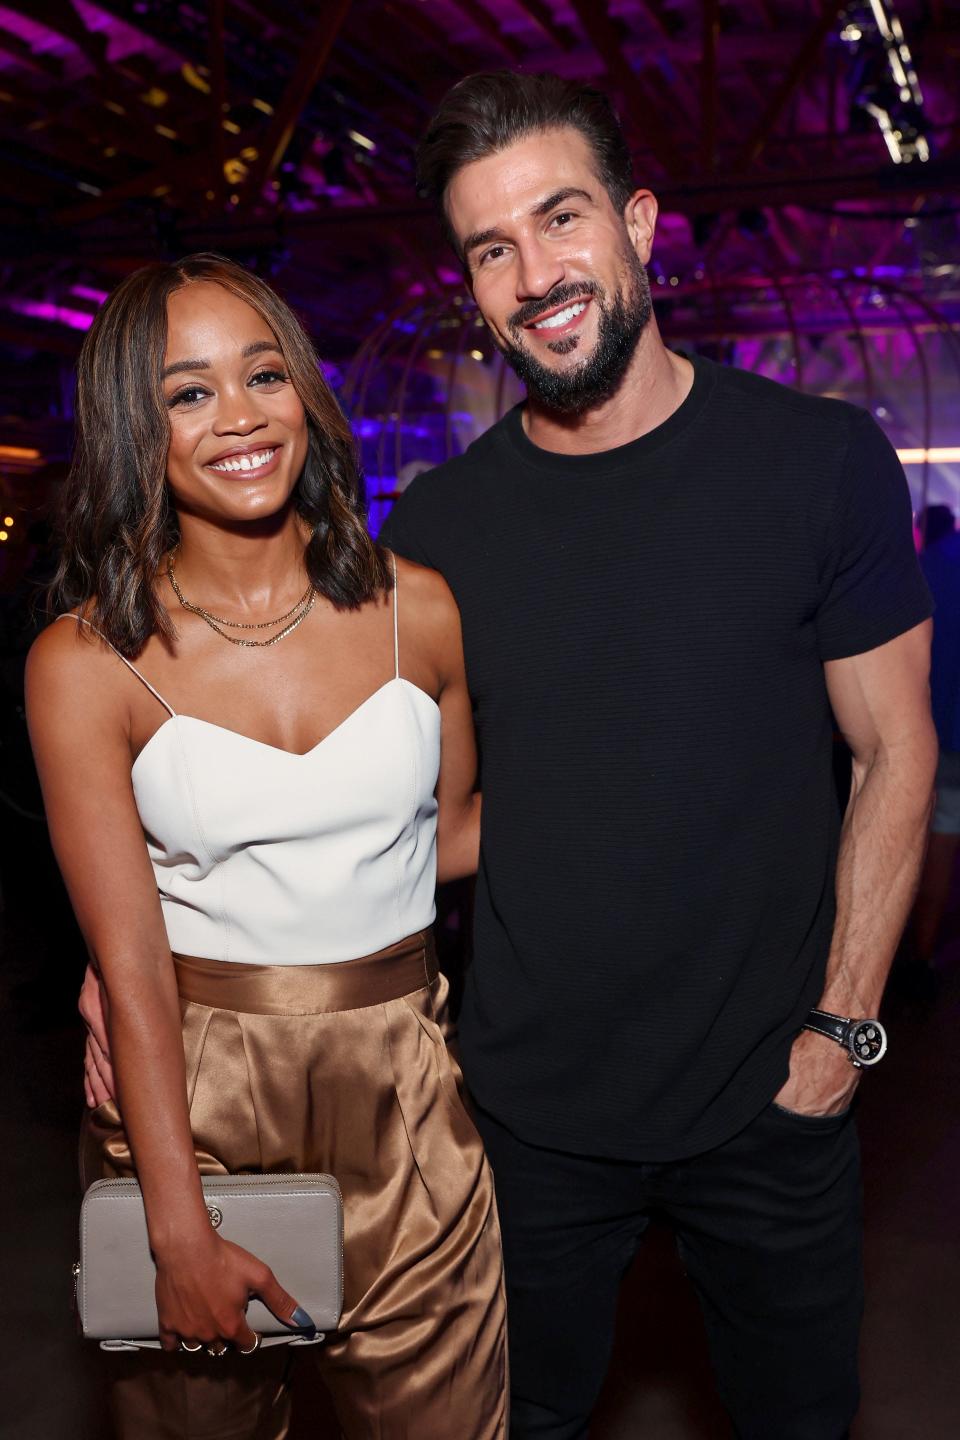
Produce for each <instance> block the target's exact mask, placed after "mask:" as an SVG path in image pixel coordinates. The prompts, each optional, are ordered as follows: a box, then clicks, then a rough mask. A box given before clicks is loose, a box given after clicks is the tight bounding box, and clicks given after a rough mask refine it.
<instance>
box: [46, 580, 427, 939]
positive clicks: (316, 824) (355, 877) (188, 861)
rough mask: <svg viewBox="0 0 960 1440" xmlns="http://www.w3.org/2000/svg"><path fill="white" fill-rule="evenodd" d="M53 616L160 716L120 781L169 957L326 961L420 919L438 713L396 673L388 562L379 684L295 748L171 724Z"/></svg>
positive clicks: (403, 932) (202, 726) (172, 717)
mask: <svg viewBox="0 0 960 1440" xmlns="http://www.w3.org/2000/svg"><path fill="white" fill-rule="evenodd" d="M57 618H58V619H73V620H76V621H77V622H78V623H81V624H83V625H86V626H87V627H88V628H89V629H90V630H94V631H95V633H97V634H99V635H100V638H101V639H102V640H103V641H104V643H105V644H106V645H108V646H109V648H110V649H111V650H113V651H114V654H116V655H117V657H118V659H120V660H122V661H123V663H124V665H126V666H127V668H128V669H129V670H131V671H132V672H133V674H134V675H135V676H136V677H137V679H138V680H140V681H141V683H142V684H143V685H145V686H146V688H147V689H148V690H149V691H150V693H151V694H152V695H153V696H154V697H155V699H156V700H157V701H158V702H159V703H160V704H161V705H162V706H163V707H164V709H165V710H166V711H167V719H166V720H165V721H164V722H163V723H162V724H161V725H160V726H159V728H158V729H157V730H155V731H154V733H153V734H152V735H151V737H150V739H149V740H148V741H147V743H146V744H145V745H144V747H143V749H142V750H141V751H140V753H139V755H138V756H137V757H136V759H135V760H134V762H133V765H132V767H131V782H132V785H133V791H134V797H135V800H136V804H137V810H138V812H139V815H140V820H141V823H142V825H143V828H144V833H145V838H146V843H147V849H148V852H149V855H150V859H151V863H152V865H153V869H154V874H155V876H156V880H157V888H158V891H159V894H160V903H161V907H162V910H163V915H164V920H165V923H166V927H167V935H168V939H169V941H170V948H171V949H172V950H173V951H175V952H178V953H180V954H185V955H197V956H202V957H204V958H207V959H222V960H231V961H238V962H241V963H243V962H246V963H250V964H323V963H334V962H336V961H342V960H351V959H355V958H356V957H358V956H360V955H368V954H371V953H373V952H374V951H377V950H381V949H384V948H385V947H386V946H388V945H392V944H394V943H395V942H396V941H398V940H402V939H403V938H404V937H405V936H407V935H411V934H414V933H415V932H416V931H418V930H423V929H425V928H426V927H427V926H428V925H430V924H431V923H432V921H433V918H434V913H435V911H434V900H433V893H434V886H435V876H436V814H437V806H436V800H435V798H434V790H435V787H436V782H437V776H438V773H439V763H440V711H439V707H438V706H437V703H436V701H435V700H434V699H433V698H432V697H431V696H430V695H428V694H427V693H426V691H425V690H422V689H421V688H420V687H419V686H418V685H415V684H414V683H413V682H412V681H409V680H406V679H404V678H403V677H402V676H401V674H400V646H399V627H398V587H397V583H396V562H394V589H393V640H394V673H393V675H392V676H391V677H390V678H389V679H388V680H385V681H384V682H383V684H382V685H380V686H379V687H378V688H377V689H376V690H374V691H373V692H372V694H370V695H368V696H367V698H366V699H365V700H363V701H361V703H360V704H359V705H358V706H356V707H355V709H353V710H352V711H351V712H350V713H349V714H348V715H347V716H346V717H345V718H344V719H343V720H341V721H340V722H339V723H338V724H337V725H336V726H334V728H333V729H332V730H330V731H328V733H327V734H326V735H324V736H323V737H322V738H321V739H319V740H318V741H317V742H316V744H315V745H313V746H312V747H311V748H310V749H309V750H306V751H303V752H300V751H294V750H285V749H284V748H283V747H281V746H276V745H271V744H269V743H268V742H266V741H262V740H257V739H255V738H254V737H253V736H249V735H244V734H242V732H240V731H237V730H231V729H230V728H229V727H227V726H223V725H218V724H216V723H215V722H214V721H209V720H202V719H200V718H198V717H195V716H190V715H181V714H178V713H177V712H176V711H175V710H174V709H173V707H172V706H171V705H170V704H169V703H168V702H167V701H166V700H165V699H164V697H163V696H162V695H161V694H160V693H159V691H158V690H157V689H156V688H155V687H154V686H153V685H152V684H151V683H150V681H149V680H148V679H147V678H146V676H145V675H143V674H142V673H141V671H140V670H138V669H137V667H136V666H135V665H133V664H132V663H131V661H129V660H128V659H127V658H126V656H125V655H122V654H121V653H120V652H119V651H118V650H116V649H115V647H114V646H112V645H110V642H109V641H108V640H106V637H105V636H103V635H102V634H101V632H100V631H98V630H96V627H95V626H93V625H91V624H90V622H89V621H87V620H85V619H84V618H83V617H82V616H79V615H72V616H71V615H63V616H58V617H57ZM238 748H243V749H244V751H245V756H244V762H243V764H242V765H241V764H240V763H239V762H238V760H237V750H238Z"/></svg>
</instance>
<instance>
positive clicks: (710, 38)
mask: <svg viewBox="0 0 960 1440" xmlns="http://www.w3.org/2000/svg"><path fill="white" fill-rule="evenodd" d="M701 33H702V37H703V59H702V60H701V62H700V168H701V170H703V171H704V172H705V173H707V174H709V172H710V171H712V170H713V168H714V166H715V164H716V159H717V94H718V80H717V49H718V46H719V41H720V0H703V23H702V30H701Z"/></svg>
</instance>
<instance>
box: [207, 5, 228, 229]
mask: <svg viewBox="0 0 960 1440" xmlns="http://www.w3.org/2000/svg"><path fill="white" fill-rule="evenodd" d="M224 9H225V0H208V4H207V28H208V41H207V59H208V63H209V66H210V131H211V134H210V141H211V144H210V151H211V158H212V160H213V167H212V168H213V176H212V179H211V187H210V188H211V189H212V190H213V195H214V203H215V204H216V205H218V206H219V207H220V209H223V206H224V205H225V204H226V201H227V181H226V175H225V174H224V164H225V163H226V159H227V147H226V141H225V139H224V135H225V131H224V128H223V117H224V114H225V112H226V108H227V62H226V55H225V53H224V44H223V40H224V36H223V21H224Z"/></svg>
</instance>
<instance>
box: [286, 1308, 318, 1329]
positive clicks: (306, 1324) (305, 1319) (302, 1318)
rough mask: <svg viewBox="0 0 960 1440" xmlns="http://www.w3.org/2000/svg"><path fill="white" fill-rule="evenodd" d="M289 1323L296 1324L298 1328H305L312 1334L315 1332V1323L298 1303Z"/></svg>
mask: <svg viewBox="0 0 960 1440" xmlns="http://www.w3.org/2000/svg"><path fill="white" fill-rule="evenodd" d="M291 1323H292V1324H294V1325H296V1327H297V1329H298V1330H306V1331H308V1332H309V1333H310V1334H312V1335H316V1333H317V1327H316V1325H315V1324H314V1323H313V1321H312V1320H311V1319H310V1316H309V1315H308V1314H307V1312H306V1310H304V1308H303V1306H302V1305H298V1306H297V1308H296V1310H294V1312H293V1319H292V1321H291Z"/></svg>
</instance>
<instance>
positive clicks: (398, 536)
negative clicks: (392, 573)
mask: <svg viewBox="0 0 960 1440" xmlns="http://www.w3.org/2000/svg"><path fill="white" fill-rule="evenodd" d="M423 488H424V487H423V485H422V483H421V477H420V476H418V477H417V478H416V479H415V480H414V481H413V482H412V483H411V485H410V487H409V488H408V489H407V490H406V491H405V492H404V494H403V495H401V496H400V499H399V500H398V501H397V503H396V504H395V505H394V507H393V509H392V510H391V511H390V514H389V515H388V516H387V518H386V520H385V521H384V522H383V524H382V525H381V527H380V534H379V535H378V536H377V539H378V540H379V542H380V544H381V545H386V546H387V548H388V549H389V550H395V551H396V553H397V554H398V555H402V556H403V558H404V559H405V560H413V561H415V563H416V564H417V565H427V566H429V567H430V569H432V570H435V569H437V568H438V566H437V562H436V559H435V558H433V557H431V553H430V551H431V546H430V542H429V528H430V527H429V525H428V524H427V523H426V521H427V518H428V515H429V510H430V507H429V506H425V505H424V504H423V500H424V494H423Z"/></svg>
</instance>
